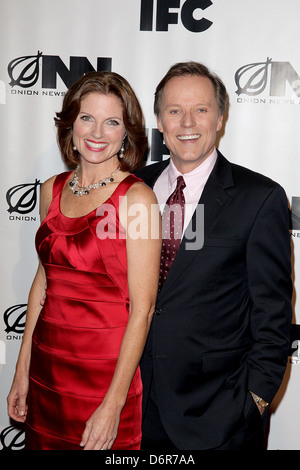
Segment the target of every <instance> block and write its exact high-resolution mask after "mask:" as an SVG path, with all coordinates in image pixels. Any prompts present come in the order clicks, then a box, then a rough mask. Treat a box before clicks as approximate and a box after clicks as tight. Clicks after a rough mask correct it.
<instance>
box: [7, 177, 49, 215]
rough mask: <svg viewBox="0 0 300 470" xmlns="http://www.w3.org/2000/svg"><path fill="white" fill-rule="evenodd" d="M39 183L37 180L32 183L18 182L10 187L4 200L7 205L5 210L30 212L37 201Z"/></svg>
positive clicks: (22, 212)
mask: <svg viewBox="0 0 300 470" xmlns="http://www.w3.org/2000/svg"><path fill="white" fill-rule="evenodd" d="M40 185H41V183H40V181H39V180H37V179H36V180H35V182H34V183H27V184H18V185H16V186H13V187H12V188H10V189H9V190H8V191H7V193H6V201H7V204H8V206H9V209H7V212H9V213H10V214H11V213H12V212H18V213H19V214H28V213H29V212H31V211H32V210H33V209H34V208H35V206H36V201H37V188H38V187H39V186H40Z"/></svg>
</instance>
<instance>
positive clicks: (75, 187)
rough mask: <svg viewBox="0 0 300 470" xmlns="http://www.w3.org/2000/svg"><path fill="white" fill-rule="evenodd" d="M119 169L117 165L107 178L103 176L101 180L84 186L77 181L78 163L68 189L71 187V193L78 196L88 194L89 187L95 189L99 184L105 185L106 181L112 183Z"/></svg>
mask: <svg viewBox="0 0 300 470" xmlns="http://www.w3.org/2000/svg"><path fill="white" fill-rule="evenodd" d="M119 169H120V167H119V166H118V168H117V169H116V170H115V171H113V172H112V174H111V175H110V176H108V177H107V178H104V179H103V180H100V181H98V182H97V183H93V184H89V185H88V186H86V187H85V188H84V187H82V186H80V185H79V182H78V171H79V165H77V167H76V169H75V171H74V176H73V179H72V181H70V183H69V186H70V189H71V191H72V193H73V194H75V196H78V197H79V196H85V195H88V194H89V193H90V190H91V189H97V188H99V187H100V186H106V185H107V184H108V183H112V182H113V181H114V180H115V178H114V176H115V175H116V173H117V172H118V171H119Z"/></svg>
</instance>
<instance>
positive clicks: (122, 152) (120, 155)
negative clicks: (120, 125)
mask: <svg viewBox="0 0 300 470" xmlns="http://www.w3.org/2000/svg"><path fill="white" fill-rule="evenodd" d="M124 153H125V146H124V140H123V142H122V146H121V148H120V153H119V159H120V160H122V159H123V158H124Z"/></svg>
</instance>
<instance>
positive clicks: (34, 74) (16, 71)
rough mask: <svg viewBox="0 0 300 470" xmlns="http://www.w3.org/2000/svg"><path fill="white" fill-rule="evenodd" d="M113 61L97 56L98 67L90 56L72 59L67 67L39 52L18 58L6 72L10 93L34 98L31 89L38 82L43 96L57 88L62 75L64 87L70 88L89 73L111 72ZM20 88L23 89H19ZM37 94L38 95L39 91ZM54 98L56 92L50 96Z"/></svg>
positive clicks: (52, 56)
mask: <svg viewBox="0 0 300 470" xmlns="http://www.w3.org/2000/svg"><path fill="white" fill-rule="evenodd" d="M111 62H112V59H111V58H108V57H97V61H96V68H94V66H93V65H92V64H91V62H90V61H89V60H88V59H87V57H78V56H71V57H70V59H69V64H67V65H66V64H65V63H64V62H63V60H62V59H61V58H60V57H59V56H57V55H44V54H43V52H40V51H38V52H37V54H36V55H26V56H22V57H17V58H15V59H13V60H11V62H10V63H9V64H8V67H7V72H8V76H9V78H10V82H9V85H10V86H11V88H12V90H11V94H29V95H32V94H33V92H32V90H29V89H30V88H32V87H34V86H35V85H36V84H37V82H38V80H39V79H40V81H41V87H42V89H43V90H44V93H42V94H45V95H47V94H48V93H47V92H46V91H45V89H56V88H57V77H58V76H59V77H60V79H61V80H62V82H63V83H64V85H65V86H66V87H67V88H69V87H70V86H71V85H72V83H74V82H75V81H76V80H77V79H78V78H80V77H81V76H82V75H84V74H85V73H88V72H95V71H98V72H100V71H106V70H107V71H110V70H111ZM15 87H19V88H21V89H22V90H17V89H16V88H15ZM34 94H39V91H38V90H36V91H35V93H34ZM49 96H53V92H52V93H50V94H49Z"/></svg>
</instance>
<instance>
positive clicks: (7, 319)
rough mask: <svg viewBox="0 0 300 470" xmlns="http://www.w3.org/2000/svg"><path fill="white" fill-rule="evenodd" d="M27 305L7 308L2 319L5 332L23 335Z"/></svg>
mask: <svg viewBox="0 0 300 470" xmlns="http://www.w3.org/2000/svg"><path fill="white" fill-rule="evenodd" d="M26 311H27V304H18V305H13V306H12V307H9V308H8V309H7V310H5V312H4V315H3V319H4V323H5V325H6V328H5V330H4V331H5V332H6V333H10V332H11V331H13V332H14V333H19V334H22V333H24V328H25V318H26Z"/></svg>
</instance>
